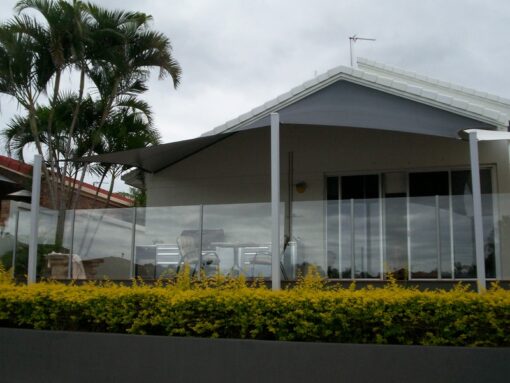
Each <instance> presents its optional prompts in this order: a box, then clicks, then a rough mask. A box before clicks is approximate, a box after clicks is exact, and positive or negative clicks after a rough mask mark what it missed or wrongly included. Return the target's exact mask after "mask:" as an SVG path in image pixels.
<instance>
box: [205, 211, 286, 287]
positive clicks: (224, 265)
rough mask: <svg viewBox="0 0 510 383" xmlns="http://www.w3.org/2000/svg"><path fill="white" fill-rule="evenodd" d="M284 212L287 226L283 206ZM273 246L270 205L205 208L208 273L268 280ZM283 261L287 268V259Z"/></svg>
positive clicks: (281, 242) (206, 267) (281, 244)
mask: <svg viewBox="0 0 510 383" xmlns="http://www.w3.org/2000/svg"><path fill="white" fill-rule="evenodd" d="M281 211H282V216H281V220H280V221H281V222H282V225H283V217H284V215H283V204H282V206H281ZM272 246H273V244H272V243H271V205H270V204H269V203H251V204H232V205H206V206H204V207H203V234H202V250H203V253H202V260H203V263H204V269H205V271H206V273H211V272H216V270H219V272H220V273H223V274H229V275H238V274H240V273H243V274H245V275H246V276H248V277H264V278H268V277H270V276H271V252H272ZM280 247H281V248H283V226H282V230H281V240H280ZM281 262H282V269H283V262H284V259H283V256H282V259H281Z"/></svg>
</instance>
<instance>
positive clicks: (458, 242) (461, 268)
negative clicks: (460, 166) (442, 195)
mask: <svg viewBox="0 0 510 383" xmlns="http://www.w3.org/2000/svg"><path fill="white" fill-rule="evenodd" d="M494 197H495V196H494V195H490V194H484V195H482V222H483V235H484V250H485V271H486V275H487V277H488V278H494V277H495V276H496V248H497V247H496V234H497V233H496V223H497V221H498V220H499V219H500V217H503V216H504V214H505V210H500V211H499V212H498V211H496V210H495V209H494ZM500 198H501V200H502V203H503V205H504V204H505V200H506V199H507V198H508V196H507V195H501V196H500ZM452 225H453V239H454V240H453V248H454V254H455V256H454V275H455V278H457V279H462V278H476V255H475V234H474V231H475V229H474V219H473V198H472V196H471V195H468V194H466V195H458V196H452Z"/></svg>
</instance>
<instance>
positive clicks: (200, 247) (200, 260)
mask: <svg viewBox="0 0 510 383" xmlns="http://www.w3.org/2000/svg"><path fill="white" fill-rule="evenodd" d="M198 241H199V243H198V276H197V278H198V279H199V280H200V278H202V263H203V262H204V261H203V255H202V252H203V247H204V246H203V242H204V205H200V226H199V228H198ZM234 251H236V249H234ZM235 258H236V255H235V254H234V260H235ZM237 261H238V262H239V258H238V259H237ZM234 267H235V265H234Z"/></svg>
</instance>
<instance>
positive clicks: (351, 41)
mask: <svg viewBox="0 0 510 383" xmlns="http://www.w3.org/2000/svg"><path fill="white" fill-rule="evenodd" d="M358 40H364V41H375V39H370V38H366V37H358V36H357V35H354V36H351V37H349V47H350V52H351V67H352V68H357V67H358V63H357V62H356V55H355V52H354V43H356V41H358Z"/></svg>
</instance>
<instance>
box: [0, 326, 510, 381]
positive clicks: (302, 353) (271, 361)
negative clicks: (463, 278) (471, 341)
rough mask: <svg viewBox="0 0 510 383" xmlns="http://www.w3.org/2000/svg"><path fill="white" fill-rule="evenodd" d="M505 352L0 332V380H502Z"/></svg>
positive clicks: (509, 367)
mask: <svg viewBox="0 0 510 383" xmlns="http://www.w3.org/2000/svg"><path fill="white" fill-rule="evenodd" d="M509 357H510V349H509V348H465V347H425V346H391V345H363V344H334V343H312V342H310V343H303V342H278V341H253V340H239V339H197V338H175V337H166V336H143V335H123V334H99V333H77V332H64V331H37V330H21V329H6V328H0V372H1V377H0V381H2V382H6V383H8V382H13V383H14V382H15V383H30V382H34V383H35V382H37V383H46V382H48V383H60V382H76V383H79V382H126V383H127V382H175V383H180V382H197V383H198V382H208V383H215V382H221V383H226V382H245V383H250V382H257V383H258V382H265V383H272V382H278V383H285V382H293V383H297V382H329V381H331V382H337V381H338V382H349V383H361V382H380V383H386V382H391V383H393V382H417V383H418V382H435V383H443V382H445V383H451V382H462V383H470V382H473V383H474V382H491V383H499V382H507V381H508V377H509V374H510V364H509V363H508V360H509Z"/></svg>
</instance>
